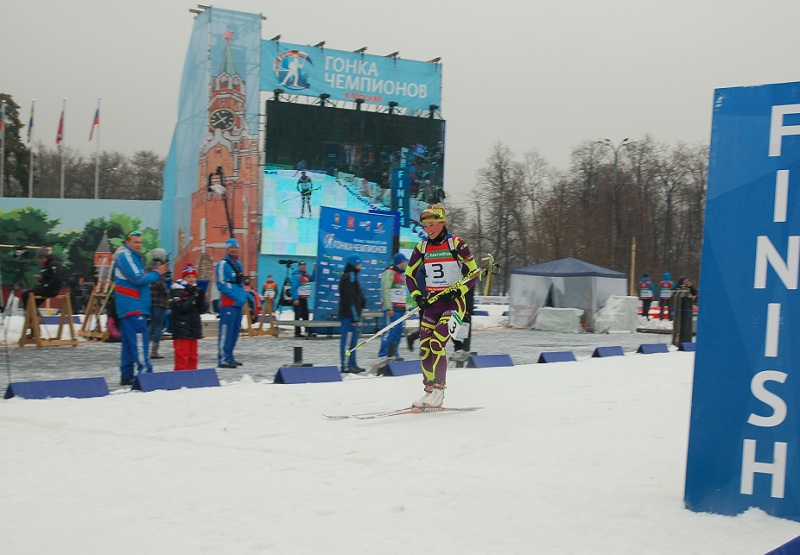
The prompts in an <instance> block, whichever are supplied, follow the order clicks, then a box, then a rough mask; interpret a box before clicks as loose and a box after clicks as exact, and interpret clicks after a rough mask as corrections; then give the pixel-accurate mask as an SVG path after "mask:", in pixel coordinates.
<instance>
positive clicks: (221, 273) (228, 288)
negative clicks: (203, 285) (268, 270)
mask: <svg viewBox="0 0 800 555" xmlns="http://www.w3.org/2000/svg"><path fill="white" fill-rule="evenodd" d="M215 275H216V280H217V289H218V290H219V335H218V336H217V366H218V367H219V368H236V367H237V366H241V365H242V363H241V362H239V361H237V360H236V358H235V357H234V356H233V350H234V349H235V348H236V341H237V340H238V339H239V332H240V331H241V329H242V307H243V306H244V303H246V302H247V295H246V293H245V292H244V269H243V267H242V262H241V261H240V260H239V241H237V240H236V239H235V238H233V237H231V238H230V239H228V241H227V242H226V243H225V257H224V258H223V259H222V260H220V261H219V264H217V271H216V274H215Z"/></svg>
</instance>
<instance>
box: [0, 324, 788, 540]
mask: <svg viewBox="0 0 800 555" xmlns="http://www.w3.org/2000/svg"><path fill="white" fill-rule="evenodd" d="M489 328H492V326H489ZM567 336H570V337H567ZM665 340H666V339H665V336H651V335H650V334H617V335H611V336H609V335H604V336H593V335H592V334H557V333H551V332H534V331H529V330H521V331H512V330H500V329H491V330H490V331H482V332H478V333H476V334H475V336H474V337H473V342H474V350H478V351H480V352H489V353H501V352H504V353H509V354H511V356H512V357H513V358H514V359H515V361H516V362H520V361H524V362H526V364H518V365H517V366H514V367H507V368H484V369H466V368H460V369H455V368H454V369H451V371H450V372H449V376H448V389H447V393H446V397H445V405H449V406H453V407H459V406H483V407H485V408H483V409H482V410H479V411H476V412H471V413H440V414H435V413H434V414H415V415H405V416H396V417H391V418H385V419H380V420H368V421H361V420H336V421H335V420H328V419H326V418H324V417H323V416H322V414H323V413H325V414H349V413H360V412H370V411H375V410H382V409H392V408H399V407H403V406H407V405H408V404H410V402H411V401H412V400H413V399H415V398H417V397H418V396H419V395H420V393H421V385H420V381H419V377H418V376H407V377H391V378H389V377H387V378H363V377H348V378H347V379H345V380H344V381H343V382H337V383H321V384H303V385H278V384H272V383H271V381H272V380H271V379H270V376H272V375H274V371H275V369H276V368H277V366H278V365H279V364H280V363H281V362H284V361H286V360H285V359H287V358H288V359H289V361H290V360H291V350H292V348H293V347H294V346H298V345H302V346H304V347H305V352H306V353H307V358H308V359H309V360H312V361H314V362H317V363H320V364H321V363H330V362H331V361H330V358H331V357H336V356H337V355H336V354H335V353H336V352H337V349H338V341H337V340H336V339H333V340H329V339H322V338H318V339H312V340H295V339H294V338H288V337H287V338H280V339H274V338H270V337H261V338H252V339H251V338H243V339H242V340H241V343H240V345H239V348H238V349H237V352H238V353H240V354H241V358H242V360H243V361H245V366H244V367H243V369H242V371H241V373H233V372H230V371H227V370H220V371H219V374H220V378H221V380H222V384H223V385H222V386H221V387H219V388H207V389H191V390H188V389H184V390H180V391H169V392H167V391H164V392H152V393H141V392H131V391H129V390H128V388H119V387H118V386H117V384H116V383H114V382H113V380H114V379H115V378H116V379H118V373H117V372H118V371H117V370H116V364H117V360H118V359H117V357H118V356H119V345H115V344H82V345H80V346H78V347H76V348H72V347H51V348H46V349H39V350H37V349H35V348H32V347H26V348H22V349H16V348H12V349H11V350H10V351H9V352H7V353H6V354H4V355H3V358H5V362H4V366H6V368H7V370H6V371H3V373H4V374H5V373H6V372H8V374H9V375H7V376H4V381H6V382H7V380H9V379H11V381H21V380H26V379H41V378H38V377H39V376H47V377H52V376H54V375H55V376H61V377H72V376H92V375H104V376H106V377H107V381H108V382H109V385H110V386H111V389H112V394H111V395H109V396H107V397H103V398H96V399H49V400H46V401H37V400H25V399H21V398H12V399H9V400H5V401H3V402H0V440H2V443H3V449H2V450H1V451H0V471H2V475H3V478H4V486H3V488H2V493H0V497H2V503H0V535H1V536H2V538H3V544H2V545H3V547H2V551H3V552H5V553H36V554H39V553H82V554H84V553H109V552H114V553H119V554H127V553H131V554H132V553H170V554H171V553H201V552H205V553H258V552H268V553H286V554H295V553H335V554H338V553H378V552H380V553H390V554H394V553H398V554H400V553H408V552H420V551H424V552H431V551H434V552H437V553H446V554H449V553H525V554H527V553H547V554H618V553H631V552H633V553H647V554H670V555H672V554H677V553H680V554H693V553H697V554H704V555H705V554H708V553H725V554H742V555H745V554H747V555H754V554H763V553H766V552H767V551H769V550H771V549H774V548H776V547H778V546H779V545H781V544H783V543H785V542H786V541H789V540H790V539H792V538H794V537H796V536H798V535H800V523H797V522H792V521H788V520H783V519H778V518H774V517H771V516H768V515H766V514H765V513H763V512H762V511H760V510H757V509H751V510H750V511H748V512H747V513H745V514H743V515H740V516H737V517H727V516H720V515H712V514H698V513H693V512H691V511H688V510H686V509H685V508H684V506H683V485H684V484H683V482H684V471H685V464H686V449H687V440H688V428H689V408H690V402H691V399H690V396H691V381H692V365H693V361H694V356H693V353H686V352H677V351H672V352H669V353H666V354H653V355H643V354H636V353H635V352H634V351H635V344H636V343H637V342H659V341H660V342H664V341H665ZM570 341H572V343H569V342H570ZM376 343H377V341H374V342H372V343H370V344H369V345H370V346H373V345H374V346H375V349H374V350H370V351H368V352H367V353H365V354H364V355H363V356H364V357H365V359H366V360H369V358H370V357H374V356H375V354H376V351H377V346H376V345H375V344H376ZM592 343H594V344H595V345H598V346H599V345H603V344H605V345H610V344H622V345H625V348H624V350H625V351H626V353H627V354H626V356H622V357H610V358H602V359H601V358H590V357H589V355H590V354H591V349H590V348H589V347H590V345H591V344H592ZM565 345H566V348H565ZM214 348H215V342H214V340H213V339H207V340H204V341H201V362H210V359H211V357H213V351H214ZM370 348H371V347H370ZM570 349H572V350H574V351H576V352H578V355H579V356H578V358H579V360H578V361H577V362H564V363H557V364H530V362H532V361H531V360H530V358H531V357H533V356H535V353H536V352H539V351H541V350H570ZM165 350H166V352H167V354H169V355H171V346H169V344H168V343H167V344H166V345H165ZM403 354H404V355H407V354H408V351H407V350H406V348H405V346H404V347H403ZM286 362H288V361H286ZM201 365H202V364H201ZM210 365H213V362H212V364H209V366H210ZM170 368H171V360H170V359H166V360H164V361H158V362H157V364H156V370H157V371H166V370H169V369H170ZM3 391H5V385H3Z"/></svg>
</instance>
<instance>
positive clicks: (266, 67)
mask: <svg viewBox="0 0 800 555" xmlns="http://www.w3.org/2000/svg"><path fill="white" fill-rule="evenodd" d="M261 59H262V65H261V90H263V91H268V92H271V91H274V90H275V89H283V91H284V92H285V93H286V94H298V95H303V96H315V97H318V96H319V95H321V94H322V93H326V94H328V95H330V99H331V100H344V101H348V102H355V101H356V100H362V101H364V102H365V103H367V104H380V105H383V106H388V104H389V102H396V103H397V105H398V106H400V107H402V108H411V109H414V110H428V109H430V107H431V105H434V106H436V107H437V108H438V107H439V106H441V104H442V103H441V89H442V66H441V64H438V63H430V62H420V61H413V60H403V59H400V58H392V57H387V56H373V55H370V54H364V53H363V52H346V51H343V50H333V49H330V48H322V47H314V46H304V45H301V44H290V43H284V42H279V41H272V40H265V41H261Z"/></svg>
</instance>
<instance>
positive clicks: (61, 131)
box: [56, 108, 64, 145]
mask: <svg viewBox="0 0 800 555" xmlns="http://www.w3.org/2000/svg"><path fill="white" fill-rule="evenodd" d="M63 140H64V108H61V119H60V120H58V133H57V134H56V144H57V145H60V144H61V141H63Z"/></svg>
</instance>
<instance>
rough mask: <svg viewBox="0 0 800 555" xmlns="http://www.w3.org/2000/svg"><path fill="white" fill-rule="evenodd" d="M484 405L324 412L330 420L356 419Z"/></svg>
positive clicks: (454, 410) (454, 409)
mask: <svg viewBox="0 0 800 555" xmlns="http://www.w3.org/2000/svg"><path fill="white" fill-rule="evenodd" d="M482 408H483V407H458V408H455V407H438V408H436V407H423V408H419V407H405V408H402V409H396V410H383V411H377V412H364V413H361V414H342V415H330V414H323V415H322V416H324V417H325V418H328V419H330V420H345V419H347V418H355V419H356V420H373V419H375V418H387V417H389V416H400V415H401V414H420V413H423V412H472V411H475V410H480V409H482Z"/></svg>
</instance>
